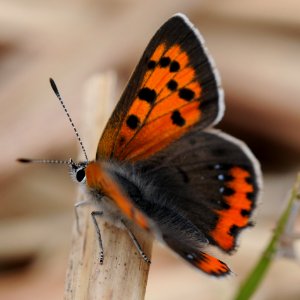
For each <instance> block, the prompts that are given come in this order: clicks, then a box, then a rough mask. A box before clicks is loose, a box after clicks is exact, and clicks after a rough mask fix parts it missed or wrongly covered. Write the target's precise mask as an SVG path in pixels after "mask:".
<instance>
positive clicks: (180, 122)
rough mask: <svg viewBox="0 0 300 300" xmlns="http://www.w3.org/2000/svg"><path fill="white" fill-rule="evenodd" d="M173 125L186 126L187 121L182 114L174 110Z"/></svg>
mask: <svg viewBox="0 0 300 300" xmlns="http://www.w3.org/2000/svg"><path fill="white" fill-rule="evenodd" d="M171 119H172V122H173V124H175V125H177V126H180V127H182V126H184V124H185V119H184V118H183V117H182V116H181V113H180V112H179V111H178V110H174V111H173V113H172V116H171Z"/></svg>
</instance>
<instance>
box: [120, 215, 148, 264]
mask: <svg viewBox="0 0 300 300" xmlns="http://www.w3.org/2000/svg"><path fill="white" fill-rule="evenodd" d="M122 223H123V225H124V227H125V228H126V230H127V232H128V234H129V236H130V238H131V240H132V242H133V244H134V245H135V247H136V249H137V250H138V252H139V254H140V255H141V256H142V258H143V259H144V261H145V262H146V263H148V264H150V263H151V261H150V259H149V258H148V256H147V255H146V254H145V253H144V251H143V249H142V247H141V245H140V243H139V242H138V240H137V238H136V237H135V235H134V234H133V233H132V231H131V230H130V228H129V227H128V226H127V224H126V222H125V221H123V220H122Z"/></svg>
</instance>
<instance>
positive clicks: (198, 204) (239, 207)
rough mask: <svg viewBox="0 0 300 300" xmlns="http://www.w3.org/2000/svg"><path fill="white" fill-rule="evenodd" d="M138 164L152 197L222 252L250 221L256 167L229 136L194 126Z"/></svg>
mask: <svg viewBox="0 0 300 300" xmlns="http://www.w3.org/2000/svg"><path fill="white" fill-rule="evenodd" d="M137 168H138V170H139V171H138V172H140V173H141V176H142V177H144V178H153V179H152V186H153V187H156V190H157V192H156V193H157V195H156V196H154V197H159V194H162V195H164V199H167V201H168V202H169V203H168V205H169V206H171V207H174V208H175V210H176V211H178V212H181V214H183V215H184V216H185V217H186V218H187V219H188V220H189V221H190V222H192V223H193V224H194V225H195V226H196V227H197V228H198V230H200V231H201V232H203V233H205V236H206V238H207V239H208V240H209V242H210V244H213V245H216V246H218V247H219V248H220V249H222V250H224V251H225V252H231V251H233V250H234V249H235V246H236V240H237V236H238V234H239V232H240V231H241V230H242V229H243V228H245V227H247V226H249V225H251V221H250V217H251V214H252V211H253V210H254V208H255V206H256V198H257V194H258V191H259V187H260V181H261V175H260V170H259V166H258V163H257V162H256V159H255V158H254V156H253V155H252V154H251V152H250V150H249V149H248V147H247V146H246V145H245V144H243V143H242V142H240V141H238V140H236V139H234V138H232V137H231V136H229V135H226V134H224V133H221V132H219V131H216V130H210V131H203V132H201V131H198V132H197V131H192V132H190V133H188V134H186V135H185V136H183V137H182V138H181V139H179V140H178V141H176V142H175V143H173V144H172V145H170V146H169V147H168V148H166V149H165V150H163V151H161V152H160V153H158V154H156V155H155V156H153V157H152V158H151V159H150V160H147V161H142V162H139V163H138V164H137ZM154 197H152V198H154ZM156 201H157V200H156ZM162 201H166V200H162Z"/></svg>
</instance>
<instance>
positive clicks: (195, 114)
mask: <svg viewBox="0 0 300 300" xmlns="http://www.w3.org/2000/svg"><path fill="white" fill-rule="evenodd" d="M51 85H52V88H53V89H54V91H55V93H56V94H57V96H58V97H59V98H60V95H59V93H58V90H57V88H56V85H55V83H54V81H53V80H51ZM63 106H64V104H63ZM64 108H65V107H64ZM223 112H224V103H223V90H222V88H221V85H220V79H219V76H218V73H217V70H216V69H215V67H214V63H213V61H212V59H211V57H210V56H209V54H208V52H207V50H206V48H205V45H204V41H203V39H202V37H201V36H200V34H199V33H198V31H197V30H196V29H195V28H194V27H193V25H192V24H191V23H190V22H189V20H188V19H187V18H186V17H185V16H184V15H182V14H177V15H175V16H173V17H172V18H170V19H169V20H168V21H167V22H166V23H165V24H163V25H162V26H161V28H160V29H159V30H158V31H157V33H156V34H155V35H154V37H153V38H152V39H151V41H150V43H149V45H148V46H147V48H146V50H145V52H144V54H143V56H142V58H141V60H140V62H139V64H138V65H137V67H136V69H135V71H134V73H133V75H132V77H131V79H130V81H129V83H128V85H127V87H126V89H125V91H124V93H123V95H122V97H121V99H120V101H119V103H118V104H117V106H116V108H115V111H114V112H113V114H112V116H111V118H110V119H109V121H108V124H107V126H106V128H105V130H104V132H103V134H102V137H101V139H100V142H99V145H98V149H97V153H96V159H95V160H94V161H89V160H88V158H87V157H86V161H85V162H82V163H74V162H73V161H72V160H70V161H68V162H66V163H68V164H69V165H70V167H71V173H72V175H73V177H74V178H75V180H76V181H78V182H80V183H81V184H83V185H84V186H85V187H86V189H87V190H88V191H89V193H90V195H91V196H92V198H94V199H96V201H97V202H98V203H99V211H95V212H93V213H92V217H93V220H94V222H95V224H96V226H97V232H98V237H99V243H100V248H101V249H100V250H101V253H100V262H101V263H102V262H103V258H104V251H103V247H102V240H101V235H100V228H99V227H98V225H97V222H96V216H97V215H102V214H103V215H105V214H108V215H113V217H114V219H117V220H119V221H120V222H119V223H120V224H119V225H120V226H122V227H123V228H124V229H127V230H128V231H129V229H128V228H129V227H128V224H129V223H130V222H133V223H135V224H137V225H138V226H140V227H142V228H143V229H145V230H147V231H151V232H153V233H154V234H156V235H157V236H158V237H160V239H162V241H163V242H164V243H165V244H167V245H168V246H169V247H170V248H171V249H172V250H173V251H174V252H175V253H177V254H178V255H179V256H181V257H182V258H183V259H185V260H186V261H187V262H189V263H190V264H192V265H193V266H194V267H196V268H197V269H200V270H202V271H203V272H205V273H207V274H210V275H214V276H223V275H226V274H228V273H230V269H229V267H228V266H227V265H226V264H225V263H223V262H221V261H220V260H218V259H217V258H215V257H213V256H211V255H209V254H207V253H206V252H204V251H205V249H206V247H207V246H208V245H213V246H216V247H218V248H219V249H221V250H223V251H225V252H227V253H231V252H232V251H233V250H234V249H235V247H236V241H237V236H238V235H239V233H240V232H241V231H242V229H244V228H246V227H247V226H249V225H251V221H250V217H251V215H252V212H253V210H254V208H255V205H256V199H257V195H258V192H259V188H260V182H261V173H260V167H259V164H258V162H257V161H256V159H255V157H254V156H253V154H252V153H251V151H250V150H249V149H248V147H247V146H246V145H245V144H244V143H242V142H241V141H239V140H237V139H235V138H233V137H231V136H229V135H227V134H224V133H222V132H220V131H217V130H215V129H211V127H212V126H213V125H214V124H216V123H217V122H218V121H219V120H220V119H221V118H222V116H223ZM71 123H72V122H71ZM75 131H76V130H75ZM76 134H77V132H76ZM77 136H78V134H77ZM79 141H80V143H81V140H80V139H79ZM81 145H82V144H81ZM82 147H83V146H82ZM83 150H84V148H83ZM20 161H22V162H29V161H34V160H26V159H21V160H20ZM36 161H37V160H36ZM38 162H51V161H45V160H44V161H38ZM62 162H64V161H62ZM129 234H130V237H131V238H132V239H133V241H134V243H135V245H136V247H137V249H138V250H139V252H140V254H141V255H142V256H143V258H144V260H145V261H146V262H148V261H149V260H148V258H147V256H146V255H145V254H144V253H143V251H142V249H141V247H140V245H139V243H138V241H137V240H136V238H135V236H134V235H133V234H132V232H130V231H129Z"/></svg>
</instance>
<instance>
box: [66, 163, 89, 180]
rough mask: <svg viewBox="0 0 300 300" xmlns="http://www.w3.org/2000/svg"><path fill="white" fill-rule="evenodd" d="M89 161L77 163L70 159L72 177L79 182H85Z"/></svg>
mask: <svg viewBox="0 0 300 300" xmlns="http://www.w3.org/2000/svg"><path fill="white" fill-rule="evenodd" d="M87 164H88V162H81V163H75V162H74V161H73V160H72V159H70V160H69V172H70V175H71V177H72V179H73V180H74V181H76V182H78V183H85V182H86V176H85V168H86V166H87Z"/></svg>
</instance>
